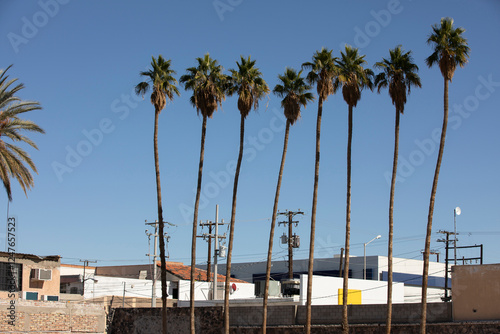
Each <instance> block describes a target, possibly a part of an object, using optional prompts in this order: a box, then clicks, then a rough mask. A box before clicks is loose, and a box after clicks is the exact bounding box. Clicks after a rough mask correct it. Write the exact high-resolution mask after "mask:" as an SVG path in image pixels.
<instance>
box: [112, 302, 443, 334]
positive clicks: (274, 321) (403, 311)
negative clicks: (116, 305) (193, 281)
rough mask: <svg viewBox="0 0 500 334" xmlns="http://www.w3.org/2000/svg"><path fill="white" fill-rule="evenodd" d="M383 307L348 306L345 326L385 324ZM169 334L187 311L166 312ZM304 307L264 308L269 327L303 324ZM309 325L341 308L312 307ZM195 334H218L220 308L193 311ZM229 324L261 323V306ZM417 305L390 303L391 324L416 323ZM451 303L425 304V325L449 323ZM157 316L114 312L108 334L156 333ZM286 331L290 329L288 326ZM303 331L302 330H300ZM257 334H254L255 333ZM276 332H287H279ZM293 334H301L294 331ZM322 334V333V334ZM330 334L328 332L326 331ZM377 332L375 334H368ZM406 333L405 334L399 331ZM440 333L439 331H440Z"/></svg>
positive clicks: (236, 313)
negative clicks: (426, 311) (426, 310)
mask: <svg viewBox="0 0 500 334" xmlns="http://www.w3.org/2000/svg"><path fill="white" fill-rule="evenodd" d="M385 310H386V309H385V307H381V306H380V305H352V306H349V323H351V324H356V323H358V324H359V323H362V324H366V323H385V319H386V314H385ZM168 312H169V313H168V330H169V333H188V332H189V330H188V328H189V327H188V326H189V309H188V308H174V309H169V310H168ZM305 313H306V307H305V306H294V305H288V306H270V307H269V308H268V325H269V326H283V327H285V326H296V325H303V324H304V323H305ZM312 314H313V318H312V323H313V324H314V325H337V324H339V323H341V320H342V306H340V305H330V306H313V309H312ZM195 316H196V327H197V329H196V330H197V332H198V333H204V334H205V333H221V330H222V328H221V326H222V324H223V313H222V307H197V308H196V310H195ZM229 316H230V325H231V327H233V328H235V329H234V330H233V332H234V333H239V332H240V331H239V329H240V328H243V327H254V328H255V327H257V326H260V325H261V324H262V306H261V305H259V306H252V307H248V306H243V307H231V310H230V312H229ZM419 321H420V304H394V305H393V323H394V324H397V323H405V324H408V323H419ZM450 321H451V304H450V303H439V304H434V303H432V304H428V322H429V323H438V322H450ZM160 323H161V313H160V310H159V309H156V310H154V309H117V310H116V311H115V314H114V316H113V322H112V326H111V331H110V333H109V334H114V333H120V334H122V333H123V334H128V333H131V334H135V333H148V334H153V333H160V330H159V329H160V327H159V326H160ZM286 330H290V327H288V328H287V329H286ZM300 330H303V328H300ZM257 333H258V332H257ZM280 333H290V332H288V331H283V332H280ZM297 333H302V331H298V332H297ZM325 333H326V332H325ZM328 333H331V332H328ZM371 333H377V332H371ZM401 333H408V332H401ZM441 333H443V332H441Z"/></svg>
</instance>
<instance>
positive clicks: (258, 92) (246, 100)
mask: <svg viewBox="0 0 500 334" xmlns="http://www.w3.org/2000/svg"><path fill="white" fill-rule="evenodd" d="M236 65H238V70H233V69H232V70H230V72H231V87H230V89H229V91H228V94H229V95H232V94H234V93H237V94H238V110H239V111H240V115H241V121H240V148H239V153H238V162H237V164H236V171H235V174H234V185H233V203H232V208H231V222H230V224H229V228H230V230H229V245H228V253H227V260H226V285H225V290H224V330H225V332H226V333H229V283H230V279H231V257H232V254H233V239H234V223H235V217H236V194H237V192H238V179H239V176H240V168H241V160H242V158H243V142H244V138H245V119H246V117H247V116H248V114H249V113H250V111H251V110H252V108H254V109H257V108H258V107H259V100H262V99H263V98H264V97H265V96H266V95H268V94H269V87H268V86H267V83H266V82H265V81H264V79H262V73H261V72H260V71H259V69H258V68H257V67H255V60H250V56H249V57H248V59H245V58H244V57H243V56H241V59H240V62H239V63H238V62H236Z"/></svg>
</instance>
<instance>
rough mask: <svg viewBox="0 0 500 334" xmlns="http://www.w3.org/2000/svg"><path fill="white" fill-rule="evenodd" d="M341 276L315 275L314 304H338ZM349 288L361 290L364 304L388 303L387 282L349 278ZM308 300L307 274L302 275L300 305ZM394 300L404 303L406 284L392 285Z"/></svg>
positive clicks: (341, 284) (341, 283)
mask: <svg viewBox="0 0 500 334" xmlns="http://www.w3.org/2000/svg"><path fill="white" fill-rule="evenodd" d="M342 287H343V279H342V278H340V277H328V276H313V286H312V301H311V303H312V305H338V289H342ZM349 289H355V290H361V302H362V304H386V303H387V282H380V281H370V280H360V279H354V278H350V279H349ZM306 300H307V275H301V276H300V305H305V304H306ZM392 302H393V303H404V284H403V283H395V284H393V287H392Z"/></svg>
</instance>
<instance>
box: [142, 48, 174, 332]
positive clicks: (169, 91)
mask: <svg viewBox="0 0 500 334" xmlns="http://www.w3.org/2000/svg"><path fill="white" fill-rule="evenodd" d="M151 58H152V60H151V69H150V70H148V71H143V72H141V73H140V75H141V76H144V77H146V78H147V80H146V81H142V82H140V83H139V84H137V86H135V93H136V94H137V95H142V96H144V94H146V93H147V92H148V91H149V89H152V93H151V104H152V105H153V106H154V107H155V125H154V135H153V143H154V155H155V171H156V199H157V205H158V226H159V234H160V236H163V233H164V232H163V231H164V222H163V209H162V204H161V184H160V159H159V156H158V118H159V116H160V112H161V111H162V110H163V109H164V108H165V105H166V104H167V98H168V100H169V101H172V100H173V99H174V94H176V95H177V96H179V95H180V94H179V90H178V89H177V87H176V84H177V80H176V79H175V78H174V77H173V75H174V74H175V71H174V70H172V69H171V68H170V59H169V60H165V59H164V58H163V57H162V55H159V56H158V59H155V57H151ZM160 261H161V302H162V328H163V333H167V269H166V263H165V239H164V238H163V237H161V238H160ZM155 265H156V264H155ZM153 279H156V277H154V278H153Z"/></svg>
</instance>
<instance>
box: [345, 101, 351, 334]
mask: <svg viewBox="0 0 500 334" xmlns="http://www.w3.org/2000/svg"><path fill="white" fill-rule="evenodd" d="M352 108H353V106H352V105H349V134H348V137H347V196H346V197H347V198H346V223H345V246H344V248H345V265H344V284H343V287H342V289H343V290H342V304H343V307H342V332H343V333H344V334H349V322H348V319H347V298H348V287H349V284H348V280H349V241H350V239H351V143H352Z"/></svg>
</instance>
